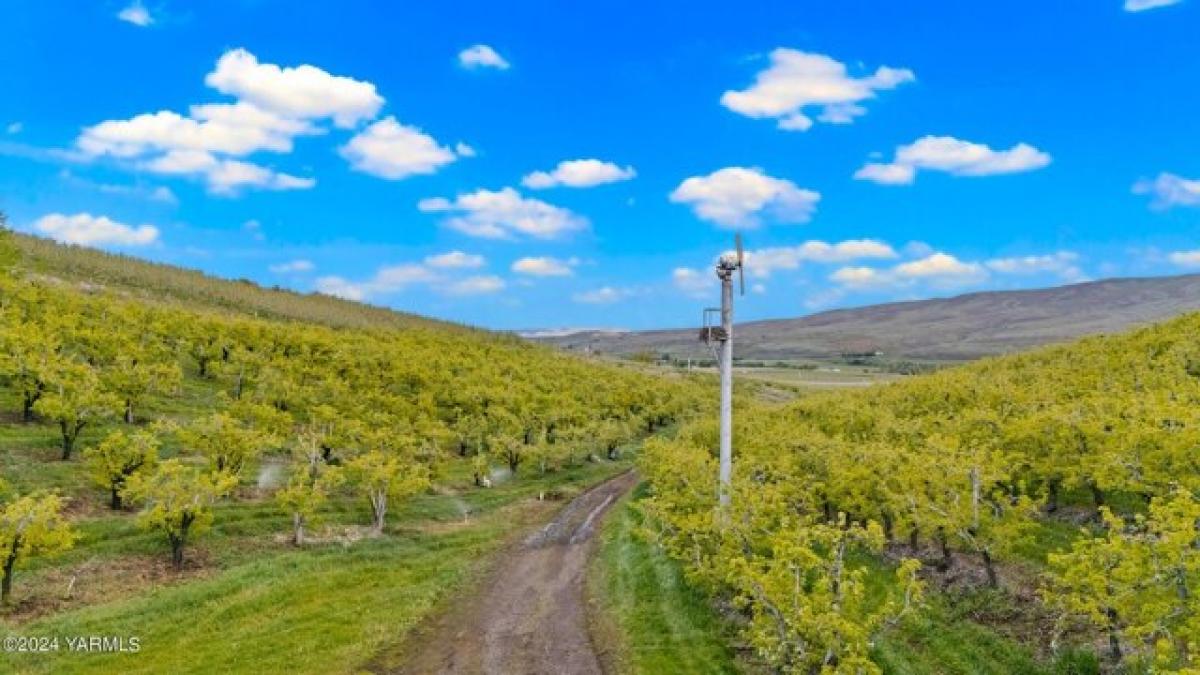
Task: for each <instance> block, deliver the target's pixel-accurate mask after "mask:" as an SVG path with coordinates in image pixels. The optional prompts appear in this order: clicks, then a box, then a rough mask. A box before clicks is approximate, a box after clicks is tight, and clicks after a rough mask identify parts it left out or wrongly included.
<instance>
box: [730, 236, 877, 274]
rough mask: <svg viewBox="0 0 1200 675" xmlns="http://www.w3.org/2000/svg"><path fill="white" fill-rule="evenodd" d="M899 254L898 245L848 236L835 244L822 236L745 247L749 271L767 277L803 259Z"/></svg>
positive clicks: (841, 259)
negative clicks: (792, 243) (799, 241)
mask: <svg viewBox="0 0 1200 675" xmlns="http://www.w3.org/2000/svg"><path fill="white" fill-rule="evenodd" d="M895 257H897V254H896V251H895V249H893V248H892V247H891V246H890V245H888V244H887V243H885V242H882V241H878V240H876V239H847V240H846V241H840V242H837V243H835V244H830V243H828V242H824V241H819V240H810V241H806V242H804V243H802V244H800V245H798V246H781V247H771V248H760V249H755V250H749V251H746V272H748V273H749V274H750V275H751V276H754V277H758V278H766V277H769V276H771V273H772V272H774V271H776V270H795V269H799V268H800V265H801V263H802V262H816V263H837V262H846V261H850V260H858V259H864V258H871V259H889V258H895Z"/></svg>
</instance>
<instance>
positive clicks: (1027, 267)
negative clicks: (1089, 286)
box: [984, 251, 1083, 280]
mask: <svg viewBox="0 0 1200 675" xmlns="http://www.w3.org/2000/svg"><path fill="white" fill-rule="evenodd" d="M1078 262H1079V254H1078V253H1075V252H1074V251H1058V252H1055V253H1048V254H1045V255H1027V256H1016V257H1009V258H992V259H991V260H988V261H987V262H985V263H984V265H985V266H986V267H987V268H988V269H990V270H992V271H993V272H998V273H1000V274H1017V275H1031V274H1055V275H1058V276H1059V277H1062V278H1063V279H1066V280H1078V279H1081V278H1083V271H1082V270H1080V269H1079V265H1078Z"/></svg>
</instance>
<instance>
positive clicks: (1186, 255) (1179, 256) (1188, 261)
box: [1167, 249, 1200, 267]
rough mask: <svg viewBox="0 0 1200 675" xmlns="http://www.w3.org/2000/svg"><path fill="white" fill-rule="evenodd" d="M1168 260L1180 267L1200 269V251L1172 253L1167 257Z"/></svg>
mask: <svg viewBox="0 0 1200 675" xmlns="http://www.w3.org/2000/svg"><path fill="white" fill-rule="evenodd" d="M1167 260H1170V261H1171V264H1173V265H1178V266H1180V267H1200V249H1193V250H1190V251H1172V252H1171V253H1169V254H1168V255H1167Z"/></svg>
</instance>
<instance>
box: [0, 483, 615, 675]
mask: <svg viewBox="0 0 1200 675" xmlns="http://www.w3.org/2000/svg"><path fill="white" fill-rule="evenodd" d="M73 465H74V466H75V467H76V469H78V468H79V465H78V464H73ZM35 466H38V465H35ZM40 466H41V467H42V468H43V469H44V468H45V467H46V466H48V465H40ZM628 466H629V463H628V461H621V462H600V463H595V464H592V463H584V464H581V465H579V466H575V467H570V468H567V469H564V470H561V471H556V472H551V473H547V474H545V475H537V474H536V473H534V472H529V474H528V475H522V476H521V477H520V478H519V479H516V480H509V481H505V482H501V483H499V484H498V485H497V487H495V488H493V489H489V490H479V489H473V488H471V487H470V480H469V471H470V469H469V467H468V466H466V463H464V462H454V463H452V465H451V467H450V468H449V469H448V470H447V472H446V475H445V476H444V477H443V482H442V485H443V486H444V487H446V488H449V489H448V490H445V491H443V492H442V493H440V494H432V493H431V494H425V495H420V496H418V497H416V498H413V499H411V500H408V501H406V502H403V503H401V504H397V505H396V506H395V508H394V509H393V511H392V513H391V514H390V515H389V525H388V528H387V530H386V535H385V536H384V537H382V538H379V539H374V540H371V539H367V540H360V541H357V542H354V543H352V544H349V545H346V546H343V545H342V544H324V545H316V546H310V547H306V548H304V549H301V550H297V549H295V548H293V547H291V546H290V545H288V544H287V543H286V542H285V541H283V540H282V539H283V538H282V537H280V536H279V535H281V534H283V533H286V532H287V531H288V528H289V521H288V518H287V516H286V514H284V513H283V512H281V511H280V509H279V508H278V507H277V506H276V505H275V504H274V502H273V501H271V500H269V499H260V500H242V501H236V502H228V503H224V504H222V505H220V506H219V507H218V509H217V512H216V517H215V523H214V527H213V530H212V532H210V533H209V534H207V535H205V536H204V537H202V538H200V539H198V540H197V541H196V542H195V545H194V547H193V548H192V550H191V551H190V552H189V554H188V555H189V558H190V559H193V560H197V559H199V560H203V561H204V568H203V569H201V570H200V571H199V572H198V573H194V574H191V575H188V574H185V575H183V576H182V577H179V578H177V579H174V580H170V579H168V580H167V581H166V582H163V581H162V580H160V581H159V582H157V583H155V584H153V585H150V586H148V587H145V588H142V587H138V586H136V585H135V586H133V587H129V586H128V584H125V585H123V586H121V588H122V590H121V591H120V592H117V593H116V594H115V595H114V596H113V597H111V598H103V599H102V600H101V601H99V602H94V603H92V604H88V605H85V606H82V607H77V608H74V609H69V610H66V611H59V612H57V613H53V614H49V615H47V616H44V617H42V618H38V619H35V620H32V621H20V622H19V621H17V620H15V619H13V618H11V617H10V618H4V619H0V632H2V633H5V634H16V635H30V636H46V637H52V636H58V637H59V638H60V641H59V642H60V646H61V649H60V651H59V652H58V653H56V654H37V655H32V654H30V655H17V656H14V655H5V654H0V672H5V673H6V672H19V673H111V672H122V673H167V672H169V673H210V672H220V673H283V672H292V673H296V672H313V673H353V672H359V671H360V669H361V668H362V667H363V666H364V665H365V664H367V663H368V662H369V661H370V660H371V659H372V658H373V657H374V655H375V654H377V653H378V652H380V651H383V650H387V649H389V648H390V647H393V646H394V645H396V644H398V643H399V642H401V641H402V640H403V639H404V636H405V634H406V632H407V630H408V629H409V628H411V627H412V626H413V625H414V624H416V623H417V622H418V621H420V620H421V619H422V618H424V617H425V616H426V615H428V614H429V612H430V611H431V610H432V609H433V608H435V606H436V604H437V602H438V601H439V600H440V599H442V598H444V597H446V596H447V594H449V593H452V592H454V591H455V589H460V588H462V587H463V585H464V583H466V582H467V581H468V580H469V578H470V576H471V574H472V573H473V572H474V571H475V570H478V569H480V567H481V565H482V564H483V563H484V562H486V560H487V556H488V554H489V553H490V552H492V551H494V550H495V549H496V548H497V547H499V546H500V545H502V544H503V543H504V541H506V539H507V537H508V535H509V534H510V533H512V532H513V531H515V530H516V529H518V528H520V527H522V526H523V525H526V524H528V523H529V517H528V515H527V514H528V513H529V511H528V509H527V508H525V507H527V506H528V505H530V504H532V503H534V500H536V499H537V497H538V495H539V494H541V493H548V492H557V493H560V494H562V495H563V498H564V499H566V498H568V497H569V496H570V495H572V494H574V493H576V492H579V491H581V490H583V489H584V488H585V487H587V486H589V485H591V484H594V483H596V482H598V481H600V480H603V479H604V478H607V477H609V476H611V475H614V474H615V473H617V472H620V471H623V470H625V469H626V468H627V467H628ZM514 509H515V510H514ZM464 511H466V512H467V513H468V514H469V515H464ZM367 521H368V514H367V506H366V503H365V501H364V500H362V499H354V498H350V497H344V498H341V499H338V500H335V501H334V502H333V503H332V504H331V505H330V507H329V508H328V509H326V512H325V519H324V523H325V524H326V525H332V526H343V525H352V524H364V523H366V522H367ZM75 524H76V527H77V529H78V531H79V533H80V535H81V538H80V541H79V543H78V545H77V546H76V547H75V548H74V549H72V550H71V551H69V552H68V553H67V554H66V555H64V556H61V557H59V558H56V559H52V560H39V561H38V562H37V563H36V564H35V565H34V567H33V568H32V569H27V570H21V571H19V572H18V574H17V576H16V586H15V592H16V594H17V596H18V598H21V597H24V598H27V599H28V598H37V597H39V596H41V597H47V596H52V595H56V594H59V593H61V589H60V588H58V587H51V586H50V585H49V581H47V580H48V579H51V578H57V579H58V580H59V581H61V575H62V570H64V569H74V568H75V567H76V566H78V565H81V564H92V565H95V564H100V565H102V566H103V565H105V564H106V563H109V564H119V563H122V562H128V561H129V560H130V559H131V557H133V558H136V557H139V556H140V557H142V558H144V559H152V560H158V559H160V558H163V557H165V556H166V546H165V542H163V541H160V537H159V536H158V535H157V534H154V533H146V532H143V531H141V530H139V529H137V528H136V526H135V524H134V518H133V515H132V514H130V513H123V514H116V515H112V514H107V513H106V514H104V515H102V516H95V517H88V518H82V519H79V520H77V521H76V523H75ZM56 573H57V574H58V575H59V576H58V577H54V576H53V575H54V574H56ZM82 583H86V580H84V581H83V582H82ZM78 635H101V636H119V637H131V636H137V637H138V638H139V639H140V641H141V649H140V651H139V652H138V653H136V654H98V653H90V654H88V653H70V652H68V651H67V650H66V642H65V639H66V637H67V636H78ZM6 659H7V661H6Z"/></svg>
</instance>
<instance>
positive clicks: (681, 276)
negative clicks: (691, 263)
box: [671, 267, 716, 297]
mask: <svg viewBox="0 0 1200 675" xmlns="http://www.w3.org/2000/svg"><path fill="white" fill-rule="evenodd" d="M671 283H672V284H674V285H675V288H678V289H679V290H681V291H683V292H684V293H685V294H687V295H690V296H692V297H703V296H705V295H707V294H708V293H709V291H711V290H712V289H713V288H714V287H715V286H716V275H714V274H711V273H709V274H706V273H704V272H703V271H701V270H697V269H693V268H691V267H676V268H675V269H673V270H671Z"/></svg>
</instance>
